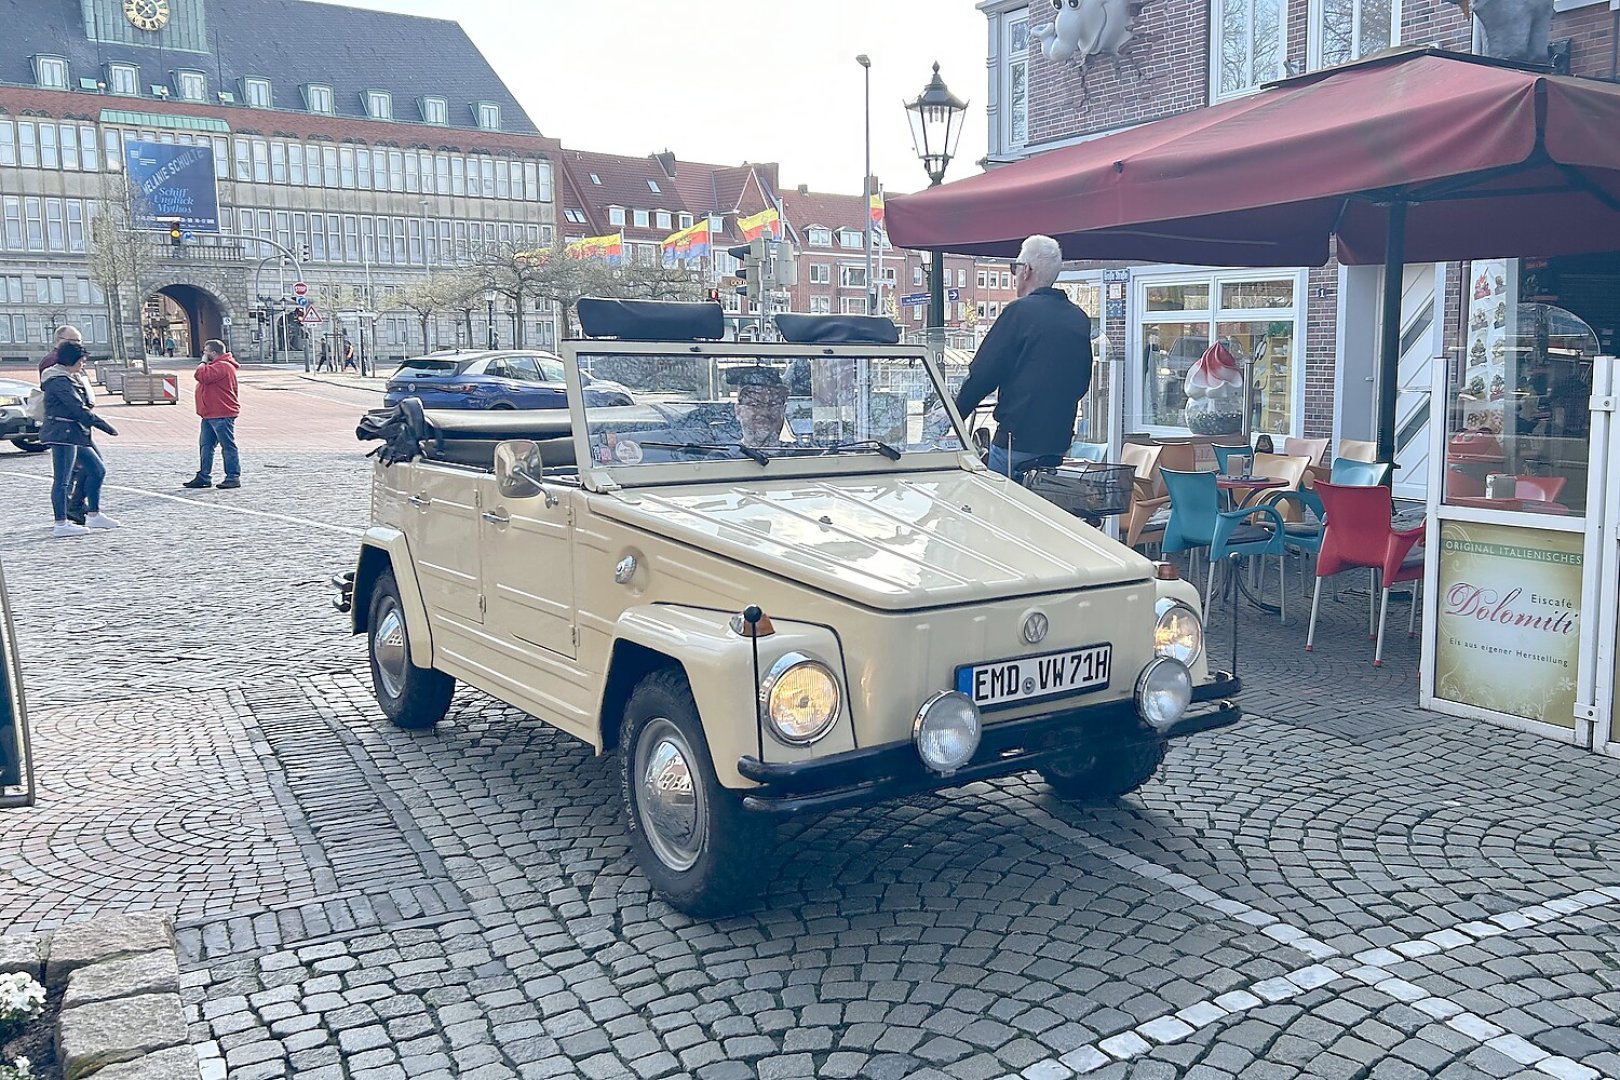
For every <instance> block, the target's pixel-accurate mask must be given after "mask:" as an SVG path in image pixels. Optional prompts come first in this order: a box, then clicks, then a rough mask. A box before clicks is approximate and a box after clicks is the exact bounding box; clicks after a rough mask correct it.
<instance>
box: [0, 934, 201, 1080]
mask: <svg viewBox="0 0 1620 1080" xmlns="http://www.w3.org/2000/svg"><path fill="white" fill-rule="evenodd" d="M0 957H3V958H4V960H5V968H6V970H9V971H27V972H28V973H29V974H30V975H33V976H34V977H35V978H37V979H40V980H41V981H43V982H44V983H45V984H46V985H47V986H49V987H51V988H52V990H53V991H56V990H62V989H63V988H65V993H64V995H63V997H62V1010H61V1013H60V1014H59V1015H58V1016H57V1018H56V1033H55V1034H56V1058H57V1063H58V1065H59V1066H60V1068H61V1070H62V1075H63V1077H64V1080H83V1078H85V1077H100V1078H101V1080H137V1078H138V1080H198V1078H199V1076H200V1073H199V1069H198V1064H197V1055H196V1053H195V1052H194V1051H192V1049H191V1048H190V1046H189V1045H188V1043H187V1029H186V1021H185V1010H184V1008H183V1007H182V1005H181V1003H180V969H179V960H178V957H177V956H176V954H175V947H174V928H173V925H172V923H171V922H170V920H169V919H168V917H167V916H160V915H153V914H137V915H105V916H100V917H98V918H94V919H91V920H89V921H87V922H81V923H71V924H69V925H68V926H65V927H62V928H61V929H60V930H57V931H55V932H53V933H42V934H34V935H30V936H27V937H8V938H0Z"/></svg>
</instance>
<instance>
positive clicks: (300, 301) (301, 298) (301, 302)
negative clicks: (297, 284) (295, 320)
mask: <svg viewBox="0 0 1620 1080" xmlns="http://www.w3.org/2000/svg"><path fill="white" fill-rule="evenodd" d="M293 303H295V304H297V305H298V306H299V307H308V306H309V305H310V303H311V301H310V299H309V297H307V296H305V295H304V294H303V293H299V294H298V295H297V296H295V297H293Z"/></svg>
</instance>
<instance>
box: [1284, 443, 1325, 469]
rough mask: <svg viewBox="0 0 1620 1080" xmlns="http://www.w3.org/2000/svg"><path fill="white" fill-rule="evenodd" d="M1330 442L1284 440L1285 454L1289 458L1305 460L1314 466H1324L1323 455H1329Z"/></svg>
mask: <svg viewBox="0 0 1620 1080" xmlns="http://www.w3.org/2000/svg"><path fill="white" fill-rule="evenodd" d="M1327 448H1328V441H1327V440H1326V439H1293V438H1289V439H1284V440H1283V453H1284V454H1286V455H1287V456H1289V457H1302V458H1305V459H1306V460H1307V461H1308V462H1309V463H1310V464H1312V465H1320V464H1322V455H1323V454H1326V453H1327Z"/></svg>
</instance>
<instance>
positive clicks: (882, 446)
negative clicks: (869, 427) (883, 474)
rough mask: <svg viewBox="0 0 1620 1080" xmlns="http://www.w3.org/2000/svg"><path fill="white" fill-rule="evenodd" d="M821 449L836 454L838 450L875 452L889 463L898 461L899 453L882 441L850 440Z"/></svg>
mask: <svg viewBox="0 0 1620 1080" xmlns="http://www.w3.org/2000/svg"><path fill="white" fill-rule="evenodd" d="M823 449H826V450H830V451H832V452H833V453H837V452H838V451H840V450H876V451H877V452H878V453H880V454H882V455H883V456H884V457H886V458H888V459H889V460H890V461H899V460H900V451H899V450H898V449H896V448H895V447H893V446H890V445H889V444H888V443H886V442H884V441H883V440H882V439H852V440H850V441H849V442H838V443H833V444H832V445H831V446H827V447H824V448H823Z"/></svg>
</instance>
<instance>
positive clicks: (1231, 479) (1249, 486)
mask: <svg viewBox="0 0 1620 1080" xmlns="http://www.w3.org/2000/svg"><path fill="white" fill-rule="evenodd" d="M1215 486H1216V487H1217V488H1219V489H1220V490H1221V491H1224V492H1226V497H1227V499H1228V501H1229V502H1230V503H1231V505H1233V506H1234V507H1242V506H1247V505H1248V504H1249V500H1250V499H1252V498H1253V497H1254V496H1255V495H1257V494H1259V493H1260V492H1262V491H1274V490H1276V489H1277V488H1285V487H1287V486H1288V481H1286V480H1278V479H1276V478H1275V477H1271V476H1216V477H1215ZM1240 491H1241V492H1243V493H1244V494H1243V496H1242V498H1239V497H1238V495H1237V493H1238V492H1240Z"/></svg>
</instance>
